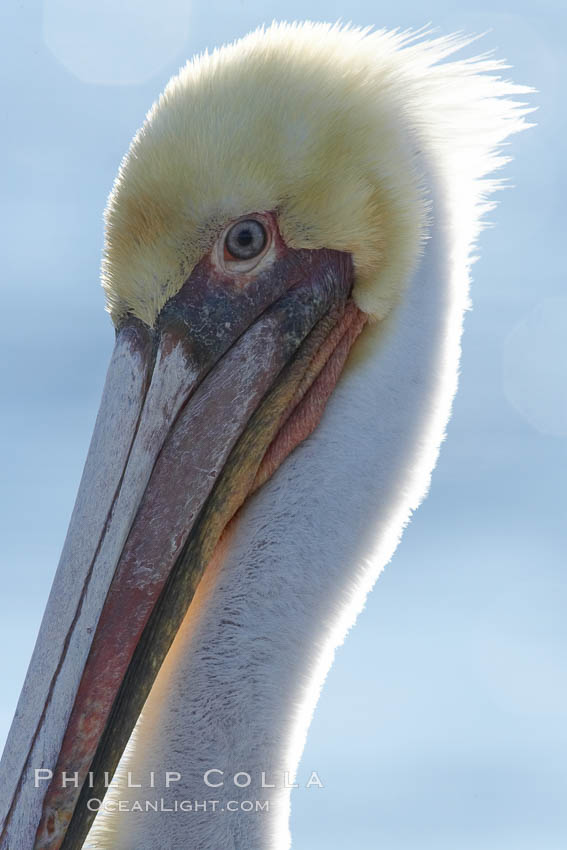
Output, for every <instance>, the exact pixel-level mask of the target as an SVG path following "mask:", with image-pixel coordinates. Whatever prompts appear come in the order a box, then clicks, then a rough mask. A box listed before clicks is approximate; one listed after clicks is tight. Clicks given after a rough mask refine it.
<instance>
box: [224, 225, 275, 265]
mask: <svg viewBox="0 0 567 850" xmlns="http://www.w3.org/2000/svg"><path fill="white" fill-rule="evenodd" d="M267 239H268V237H267V234H266V228H265V227H264V225H263V224H261V223H260V222H259V221H257V220H256V219H254V218H247V219H244V220H243V221H237V222H236V224H235V225H233V227H231V228H230V230H229V231H228V233H227V234H226V239H225V243H224V245H225V249H226V251H227V253H228V254H229V256H230V257H231V258H232V259H234V260H251V259H253V258H254V257H257V256H258V254H261V253H262V251H263V250H264V248H265V246H266V242H267Z"/></svg>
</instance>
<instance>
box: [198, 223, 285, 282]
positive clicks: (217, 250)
mask: <svg viewBox="0 0 567 850" xmlns="http://www.w3.org/2000/svg"><path fill="white" fill-rule="evenodd" d="M245 221H246V222H249V221H256V222H258V223H259V224H260V225H261V227H262V229H263V231H264V234H265V240H264V244H263V246H262V249H261V250H260V251H259V253H258V254H256V255H255V256H254V257H250V258H249V259H237V258H235V257H233V256H232V255H231V254H230V252H229V251H228V250H227V247H226V240H227V236H228V235H229V233H230V232H231V231H232V230H233V229H234V228H235V227H236V225H238V224H239V223H240V222H245ZM276 231H277V225H276V223H275V221H274V217H273V215H271V214H269V213H249V214H247V215H243V216H240V217H239V218H237V219H233V221H231V222H230V223H229V224H228V225H227V226H226V227H225V228H224V230H223V231H222V233H221V234H220V236H219V238H218V239H217V241H216V243H215V245H214V247H213V250H212V252H211V259H212V261H213V263H214V264H215V265H216V266H218V267H219V269H220V270H221V271H223V272H224V273H228V274H231V275H235V276H237V275H246V274H249V273H250V272H252V271H254V272H256V271H259V270H260V267H264V266H265V265H266V264H267V263H269V262H273V260H274V259H275V248H276Z"/></svg>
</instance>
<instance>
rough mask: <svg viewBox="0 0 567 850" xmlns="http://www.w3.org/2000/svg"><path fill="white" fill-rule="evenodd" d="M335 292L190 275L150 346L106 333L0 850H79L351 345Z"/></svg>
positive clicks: (294, 280) (338, 278)
mask: <svg viewBox="0 0 567 850" xmlns="http://www.w3.org/2000/svg"><path fill="white" fill-rule="evenodd" d="M351 283H352V267H351V262H350V259H349V258H348V257H347V256H346V255H342V254H339V253H336V252H332V251H326V250H321V251H287V252H286V253H285V254H284V255H282V256H280V257H278V259H277V261H275V262H274V264H273V265H272V266H271V267H270V268H269V269H267V270H266V271H265V272H263V273H262V274H260V275H259V276H258V277H257V279H255V280H253V281H249V282H248V283H247V285H246V286H244V287H235V286H234V282H233V281H232V280H229V279H227V278H223V276H222V275H219V274H218V272H217V271H215V270H214V269H213V268H212V266H211V265H210V263H209V262H208V261H206V260H203V261H202V262H201V263H200V264H199V265H197V266H196V268H195V269H194V270H193V272H192V274H191V276H190V277H189V279H188V280H187V281H186V283H185V285H184V286H183V288H182V289H181V291H180V292H179V293H178V295H177V296H175V297H174V298H172V299H171V300H170V301H169V302H168V303H167V304H166V306H165V307H164V308H163V310H162V311H161V313H160V316H159V319H158V321H157V323H156V326H155V328H152V329H150V328H148V327H147V326H145V325H143V324H142V323H141V322H139V321H138V320H135V319H131V318H130V319H127V320H126V321H124V322H123V324H122V325H121V326H120V327H119V329H118V331H117V337H116V345H115V349H114V353H113V356H112V360H111V364H110V368H109V372H108V376H107V380H106V385H105V389H104V393H103V398H102V403H101V408H100V411H99V414H98V417H97V422H96V425H95V431H94V434H93V438H92V442H91V447H90V450H89V455H88V458H87V462H86V465H85V470H84V473H83V478H82V481H81V485H80V488H79V493H78V496H77V501H76V505H75V509H74V512H73V516H72V518H71V523H70V527H69V531H68V535H67V539H66V542H65V546H64V549H63V553H62V557H61V561H60V565H59V568H58V570H57V573H56V576H55V580H54V583H53V587H52V590H51V594H50V598H49V601H48V604H47V608H46V612H45V615H44V619H43V622H42V625H41V629H40V633H39V637H38V640H37V644H36V648H35V650H34V655H33V657H32V661H31V663H30V667H29V670H28V674H27V677H26V681H25V684H24V688H23V691H22V696H21V698H20V703H19V705H18V709H17V712H16V717H15V720H14V723H13V725H12V729H11V731H10V735H9V738H8V743H7V746H6V750H5V753H4V756H3V759H2V764H1V766H0V780H1V782H2V786H1V787H2V788H3V789H4V790H3V799H2V809H1V812H0V813H1V816H2V831H1V837H0V848H2V850H8V848H9V850H13V848H15V847H17V848H18V850H32V848H33V850H57V848H61V847H62V848H64V850H71V848H80V847H81V846H82V845H83V842H84V840H85V837H86V835H87V832H88V829H89V826H90V823H91V820H92V818H93V817H94V814H93V813H91V812H90V811H89V807H88V806H87V801H88V799H89V798H90V797H97V798H99V799H100V798H102V797H103V796H104V791H105V785H106V784H107V781H108V779H109V777H112V775H113V773H114V771H115V769H116V766H117V764H118V761H119V759H120V757H121V755H122V752H123V750H124V747H125V746H126V743H127V741H128V739H129V737H130V734H131V732H132V729H133V727H134V725H135V723H136V720H137V718H138V716H139V714H140V712H141V710H142V707H143V705H144V702H145V700H146V697H147V696H148V694H149V692H150V689H151V687H152V684H153V682H154V679H155V677H156V675H157V672H158V670H159V668H160V666H161V664H162V661H163V660H164V658H165V655H166V653H167V651H168V649H169V647H170V645H171V643H172V641H173V639H174V637H175V634H176V632H177V630H178V628H179V626H180V624H181V622H182V620H183V618H184V616H185V614H186V612H187V609H188V607H189V605H190V602H191V599H192V598H193V595H194V592H195V589H196V587H197V585H198V583H199V580H200V578H201V576H202V574H203V571H204V569H205V567H206V565H207V563H208V562H209V560H210V558H211V555H212V552H213V550H214V547H215V546H216V544H217V542H218V540H219V538H220V536H221V534H222V532H223V530H224V529H225V528H226V525H227V523H228V522H229V521H230V520H231V518H232V517H233V516H234V514H235V513H236V511H237V510H238V508H239V507H240V506H241V505H242V503H243V502H244V500H245V499H246V498H247V496H248V495H249V494H250V493H251V492H253V491H254V490H255V489H256V488H257V486H259V485H260V484H261V483H262V482H263V481H264V480H265V479H266V478H267V477H269V475H270V474H271V472H272V471H273V469H274V468H275V467H276V466H277V465H278V463H279V462H281V460H282V459H283V457H284V456H285V454H286V453H287V452H288V451H289V450H291V448H293V445H294V444H297V442H298V441H299V439H302V438H303V436H305V435H306V433H308V431H309V429H312V427H313V422H312V421H311V420H312V419H313V410H314V409H317V408H321V407H322V406H324V402H325V400H326V397H327V396H328V392H329V387H330V388H332V386H333V385H334V381H335V380H336V376H337V372H338V371H340V368H341V367H342V364H343V363H344V360H345V359H346V356H347V354H348V350H349V349H350V346H351V344H352V342H353V341H354V338H355V337H356V335H357V334H358V332H359V331H360V329H361V327H362V324H363V319H361V314H360V313H359V312H358V311H357V309H356V308H355V307H354V305H353V304H352V302H351V301H350V300H349V295H350V289H351ZM330 374H331V375H332V377H331V378H329V375H330ZM317 388H318V389H317ZM307 414H309V415H307ZM319 415H320V412H319ZM305 422H307V423H308V425H307V428H306V426H305ZM38 770H39V771H40V773H39V776H42V777H44V776H46V775H47V776H49V778H50V782H49V783H47V782H41V783H38V781H37V779H38Z"/></svg>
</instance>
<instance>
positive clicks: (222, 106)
mask: <svg viewBox="0 0 567 850" xmlns="http://www.w3.org/2000/svg"><path fill="white" fill-rule="evenodd" d="M425 35H427V33H424V32H419V33H409V32H386V31H380V32H374V33H371V32H369V31H368V30H360V29H354V28H350V27H343V26H339V25H334V26H333V25H329V24H319V23H302V24H297V23H295V24H285V23H282V24H277V23H274V24H272V26H270V27H269V28H268V29H263V28H261V29H258V30H256V31H255V32H253V33H251V34H250V35H248V36H246V37H245V38H242V39H240V40H239V41H236V42H235V43H233V44H231V45H228V46H225V47H222V48H221V49H219V50H215V51H214V52H213V53H212V54H208V53H205V54H204V55H202V56H200V57H198V58H195V59H193V60H191V61H190V62H188V63H187V64H186V65H185V67H184V68H182V69H181V71H180V72H179V74H178V75H177V76H175V77H173V78H172V79H171V80H170V82H169V83H168V85H167V86H166V88H165V91H164V92H163V94H162V95H161V96H160V97H159V98H158V100H157V101H156V103H155V104H154V105H153V107H152V108H151V109H150V111H149V113H148V115H147V117H146V120H145V122H144V124H143V126H142V128H141V129H140V130H139V132H138V133H137V135H136V136H135V137H134V139H133V141H132V144H131V146H130V150H129V151H128V153H127V155H126V157H125V158H124V160H123V162H122V164H121V167H120V170H119V173H118V176H117V179H116V182H115V185H114V187H113V190H112V192H111V195H110V198H109V201H108V205H107V209H106V214H105V220H106V242H105V251H104V259H103V264H102V282H103V286H104V288H105V290H106V296H107V308H108V310H109V312H110V314H111V316H112V318H113V320H114V322H115V324H117V323H119V322H120V320H121V319H122V318H123V317H124V316H125V315H127V314H134V315H135V316H137V317H138V318H140V319H142V320H143V321H144V322H146V323H147V324H149V325H153V323H154V321H155V319H156V317H157V314H158V313H159V311H160V309H161V308H162V307H163V305H164V304H165V302H166V301H167V300H168V299H169V298H170V297H171V296H173V295H175V293H176V292H178V291H179V289H180V288H181V286H182V285H183V283H184V282H185V280H186V279H187V276H188V275H189V274H190V272H191V270H192V268H193V267H194V265H195V264H196V263H197V261H198V260H199V259H200V257H201V256H202V255H203V253H204V252H205V251H207V250H208V249H209V248H210V246H211V244H212V243H213V241H214V240H215V238H216V237H217V236H218V234H219V233H220V232H221V230H222V229H223V227H225V226H226V224H227V223H228V222H229V221H230V220H231V219H233V218H235V217H238V216H241V215H244V214H246V213H248V212H254V211H263V210H276V211H277V213H278V217H279V224H280V229H281V232H282V234H283V237H284V239H285V240H286V241H287V243H288V244H289V245H290V246H291V247H294V248H321V247H326V248H332V249H336V250H339V251H347V252H350V253H351V254H352V256H353V259H354V265H355V273H356V278H355V288H354V298H355V300H356V302H357V304H358V306H359V307H360V308H361V309H362V310H364V311H365V312H367V313H369V314H370V315H371V316H374V317H376V318H383V317H384V316H386V315H387V313H388V312H389V311H390V309H391V307H392V305H393V304H394V303H395V302H396V300H397V298H398V296H399V294H400V292H401V291H402V290H403V287H404V285H405V283H406V282H407V280H408V279H409V277H410V275H411V273H412V271H413V269H414V267H415V265H416V261H417V258H418V256H419V252H420V248H421V246H422V243H423V239H424V237H425V236H426V229H427V207H428V199H427V190H426V187H425V186H424V185H423V179H422V175H421V173H420V169H419V166H418V156H417V154H420V155H422V156H423V155H425V156H426V157H428V156H429V155H431V157H435V158H436V159H440V161H442V162H443V165H444V167H446V166H449V168H450V170H451V171H452V173H454V174H456V175H458V179H457V180H456V181H455V186H454V192H455V198H456V199H458V202H459V203H460V204H463V205H466V206H467V207H469V208H470V206H471V204H472V206H473V207H474V208H476V213H477V215H473V216H471V217H470V221H471V226H472V227H473V229H474V222H475V220H476V221H478V218H479V216H480V214H482V212H483V211H484V210H485V208H486V202H485V198H486V195H487V193H488V192H490V191H492V190H493V189H494V188H496V185H497V184H496V183H495V181H483V180H482V178H483V177H485V175H486V174H488V173H490V172H491V171H493V170H494V169H496V168H498V167H499V166H501V165H502V164H503V163H504V162H505V161H506V160H505V158H504V157H503V156H502V155H501V154H499V153H498V146H499V145H500V144H501V143H502V141H503V140H504V139H505V138H506V137H507V136H508V135H509V134H510V133H512V132H515V131H517V130H519V129H521V127H522V125H523V120H522V119H523V116H524V115H525V114H526V112H527V111H528V110H526V108H525V107H524V105H523V104H521V103H517V102H514V101H511V100H507V99H503V98H506V97H507V96H508V95H511V94H513V95H515V94H518V93H521V92H525V91H528V89H525V88H521V87H518V86H515V85H512V84H510V83H507V82H505V81H503V80H501V79H500V78H499V77H497V76H495V75H494V74H491V73H490V72H495V71H500V70H501V69H502V68H503V67H505V66H503V65H502V64H501V63H499V62H496V61H494V60H492V59H490V58H487V57H479V58H476V59H468V60H463V61H454V62H443V61H442V60H445V59H446V58H447V57H449V56H450V55H451V54H453V53H454V52H455V51H457V50H459V49H460V48H462V47H463V46H465V45H467V44H469V43H470V41H471V39H466V38H463V37H461V36H449V37H445V38H435V39H431V40H424V36H425ZM487 72H488V73H487ZM475 236H476V233H475V232H473V231H471V232H469V233H463V234H461V237H462V238H464V239H466V240H467V241H468V242H469V243H471V242H472V240H473V239H474V237H475Z"/></svg>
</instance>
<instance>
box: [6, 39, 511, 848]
mask: <svg viewBox="0 0 567 850" xmlns="http://www.w3.org/2000/svg"><path fill="white" fill-rule="evenodd" d="M466 43H467V42H466V41H465V40H463V39H462V38H459V37H449V38H435V39H429V40H428V38H427V36H426V34H423V33H420V34H419V33H418V34H417V35H416V34H408V33H386V32H376V33H370V32H368V31H360V30H356V29H351V28H348V27H340V26H328V25H323V24H311V23H308V24H301V25H298V24H293V25H288V24H282V25H278V24H274V25H272V26H271V27H270V28H268V29H261V30H258V31H257V32H254V33H252V34H251V35H248V36H247V37H246V38H243V39H242V40H240V41H238V42H236V43H234V44H232V45H229V46H227V47H223V48H222V49H220V50H218V51H215V52H214V53H212V54H205V55H203V56H200V57H199V58H197V59H194V60H193V61H191V62H189V63H188V64H187V65H186V66H185V67H184V68H183V69H182V70H181V71H180V72H179V74H178V75H177V76H175V77H174V78H173V79H172V80H171V81H170V82H169V83H168V85H167V87H166V89H165V91H164V92H163V94H162V95H161V96H160V97H159V98H158V100H157V101H156V103H155V104H154V106H153V107H152V108H151V109H150V111H149V113H148V115H147V117H146V120H145V122H144V124H143V126H142V128H141V129H140V131H139V132H138V133H137V135H136V136H135V138H134V139H133V141H132V144H131V146H130V149H129V151H128V153H127V154H126V156H125V158H124V160H123V161H122V164H121V166H120V169H119V173H118V176H117V178H116V181H115V184H114V187H113V189H112V192H111V194H110V198H109V201H108V206H107V209H106V214H105V221H106V239H105V249H104V258H103V267H102V282H103V286H104V289H105V293H106V299H107V308H108V311H109V313H110V315H111V317H112V321H113V323H114V325H115V328H116V344H115V349H114V353H113V356H112V360H111V364H110V368H109V372H108V376H107V380H106V385H105V388H104V392H103V398H102V402H101V408H100V412H99V414H98V418H97V421H96V425H95V430H94V435H93V438H92V443H91V447H90V450H89V454H88V457H87V461H86V465H85V470H84V473H83V478H82V481H81V485H80V488H79V493H78V496H77V502H76V505H75V509H74V512H73V515H72V518H71V523H70V527H69V531H68V535H67V538H66V541H65V545H64V548H63V553H62V556H61V562H60V564H59V568H58V571H57V574H56V576H55V580H54V583H53V588H52V591H51V595H50V597H49V601H48V603H47V608H46V612H45V616H44V619H43V622H42V625H41V630H40V633H39V637H38V641H37V645H36V647H35V651H34V654H33V657H32V660H31V663H30V667H29V670H28V675H27V678H26V681H25V684H24V688H23V692H22V697H21V700H20V703H19V705H18V709H17V712H16V717H15V719H14V723H13V726H12V729H11V732H10V736H9V739H8V743H7V746H6V750H5V753H4V757H3V761H2V768H1V772H2V788H3V789H4V790H3V795H4V796H3V800H2V809H1V812H0V813H1V815H2V819H3V820H2V838H1V840H0V847H1V848H3V850H7V848H10V850H14V848H18V850H32V848H35V850H56V848H61V847H63V848H66V850H71V848H80V847H81V846H83V843H84V840H85V837H86V835H87V832H88V830H89V828H90V825H91V822H92V819H93V817H94V809H93V808H91V807H90V806H89V805H88V802H89V800H90V799H91V798H97V799H98V800H99V801H100V800H102V799H103V798H104V793H105V785H106V782H105V778H108V777H112V776H113V775H114V773H115V771H116V768H117V765H118V764H119V762H120V760H121V758H122V757H123V753H124V750H125V747H126V745H127V743H128V741H129V740H130V747H129V748H128V752H127V756H124V759H127V760H128V764H135V765H136V766H137V768H141V769H142V768H143V770H142V771H141V772H142V774H143V775H144V777H146V779H147V777H148V775H149V773H150V771H154V772H155V771H157V770H159V769H161V768H163V769H164V770H165V769H169V763H170V761H171V760H175V764H172V765H171V768H175V769H176V770H177V771H178V772H179V773H180V781H181V783H182V785H183V791H184V794H185V795H186V796H187V795H194V798H195V799H198V798H201V797H202V796H203V794H204V791H205V788H204V786H203V785H202V775H203V773H204V772H206V771H207V770H208V769H213V768H214V769H222V770H223V771H225V770H226V772H227V774H230V773H231V772H232V773H234V772H236V771H238V770H248V771H249V772H250V774H251V775H252V776H253V787H254V783H255V782H257V781H258V782H259V781H260V776H261V775H262V774H264V775H265V774H269V775H271V776H273V775H274V773H275V774H278V771H284V770H285V771H286V772H287V773H288V775H289V776H293V773H294V771H295V768H296V767H297V763H298V760H299V757H300V754H301V750H302V747H303V742H304V739H305V734H306V730H307V727H308V724H309V719H310V717H311V713H312V710H313V707H314V705H315V702H316V699H317V695H318V693H319V690H320V687H321V684H322V681H323V679H324V676H325V674H326V672H327V670H328V668H329V665H330V663H331V660H332V654H333V651H334V648H335V647H336V645H337V644H338V643H339V642H340V641H341V640H342V639H343V637H344V634H345V632H346V630H347V629H348V627H349V626H350V625H351V623H352V622H353V620H354V618H355V616H356V613H357V612H358V610H359V609H360V607H361V605H362V604H363V601H364V597H365V594H366V592H367V591H368V589H369V588H370V587H371V585H372V583H373V582H374V580H375V579H376V577H377V575H378V573H379V571H380V570H381V569H382V567H383V566H384V564H385V563H386V562H387V561H388V560H389V558H390V557H391V555H392V553H393V551H394V549H395V547H396V545H397V542H398V540H399V537H400V535H401V532H402V530H403V528H404V526H405V524H406V523H407V521H408V518H409V516H410V513H411V511H412V510H414V509H415V508H416V507H417V505H418V504H419V502H420V501H421V499H422V498H423V496H424V494H425V492H426V489H427V486H428V481H429V476H430V474H431V471H432V469H433V466H434V464H435V460H436V457H437V452H438V448H439V445H440V442H441V440H442V438H443V434H444V429H445V425H446V422H447V419H448V416H449V412H450V404H451V399H452V396H453V393H454V391H455V387H456V375H457V368H458V357H459V338H460V330H461V320H462V314H463V310H464V309H465V307H466V305H467V287H468V266H469V263H470V259H471V250H472V247H473V245H474V243H475V239H476V236H477V234H478V232H479V229H480V224H479V222H480V218H481V215H482V214H483V213H484V212H485V210H486V209H487V207H488V201H487V198H488V195H489V193H490V192H491V191H492V190H493V189H495V188H496V187H497V185H498V184H497V181H495V180H493V179H490V178H489V177H488V175H489V174H490V173H491V172H493V171H494V170H495V169H496V168H498V167H499V166H500V165H501V164H502V163H503V162H504V161H505V160H504V158H503V156H502V155H501V154H500V153H499V147H500V145H501V144H502V142H503V141H504V140H505V139H506V138H507V137H508V136H509V135H510V134H511V133H513V132H515V131H517V130H519V129H521V128H522V126H524V120H523V116H524V115H525V114H526V111H527V110H526V108H525V106H524V105H523V104H521V103H518V102H517V101H515V100H514V99H513V98H511V97H510V95H512V96H514V95H516V94H518V93H519V92H521V91H523V90H522V89H520V88H519V87H515V86H513V85H512V84H510V83H508V82H506V81H504V80H502V79H501V78H500V76H499V73H500V69H501V67H502V66H501V65H499V63H497V62H495V61H494V60H492V59H487V58H480V59H470V60H460V61H444V60H447V59H448V57H450V55H451V54H452V53H454V52H455V51H456V50H457V49H460V48H461V47H463V46H464V45H465V44H466ZM357 340H358V341H357ZM355 343H356V344H355ZM347 360H348V364H347ZM345 364H347V366H346V368H345V369H344V371H343V367H345ZM306 438H309V439H306ZM142 708H144V712H143V714H142V716H141V718H140V715H141V712H142ZM136 724H137V726H136ZM135 727H136V732H135V734H134V736H133V737H131V736H132V733H133V730H134V729H135ZM124 764H125V762H124V761H123V764H122V765H121V770H122V768H123V766H124ZM38 771H39V773H38ZM105 774H106V777H105ZM181 774H182V778H181ZM119 775H120V771H119V772H118V774H117V777H118V776H119ZM115 781H118V780H117V779H115ZM199 783H201V785H200V786H199ZM274 785H275V786H276V787H274V789H273V791H272V790H270V792H269V794H270V795H271V802H272V808H271V809H270V815H269V816H264V814H263V813H262V814H261V815H253V814H246V815H244V814H243V815H242V816H238V817H236V816H235V817H233V818H228V817H221V816H220V815H219V816H217V817H215V815H214V814H212V815H210V816H208V815H207V814H205V813H202V814H200V815H199V816H195V817H194V818H192V819H190V821H188V819H187V818H186V817H185V818H184V819H182V820H179V818H177V817H173V816H171V817H170V818H169V819H168V818H167V816H166V815H164V816H163V817H157V816H156V817H154V816H153V815H150V816H149V818H145V819H144V817H143V814H140V815H139V816H138V815H136V814H135V813H134V811H133V810H132V811H131V812H130V814H128V815H124V817H123V819H122V820H120V818H118V819H115V820H116V821H117V822H116V823H115V824H114V825H113V826H112V827H107V829H106V833H105V831H104V829H103V831H102V833H101V836H102V837H100V838H99V841H100V844H99V845H97V846H101V847H102V846H108V847H115V848H118V847H124V848H131V847H133V846H135V847H136V848H145V847H154V846H168V847H181V846H183V847H185V846H191V847H195V848H197V847H199V848H210V850H219V848H221V847H222V848H229V847H246V848H254V850H282V848H286V847H287V846H288V845H289V835H288V829H287V817H288V804H289V790H286V789H285V788H282V787H281V786H280V785H279V783H278V782H277V781H276V782H274ZM179 787H181V786H179ZM231 793H232V794H233V795H234V794H235V793H237V789H235V788H231ZM246 793H247V794H248V795H250V794H251V793H253V791H252V790H251V789H250V788H248V787H247V788H246ZM263 796H266V792H264V795H263ZM118 821H119V822H118ZM105 835H106V836H107V837H106V838H105V837H104V836H105ZM108 835H112V838H108Z"/></svg>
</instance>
